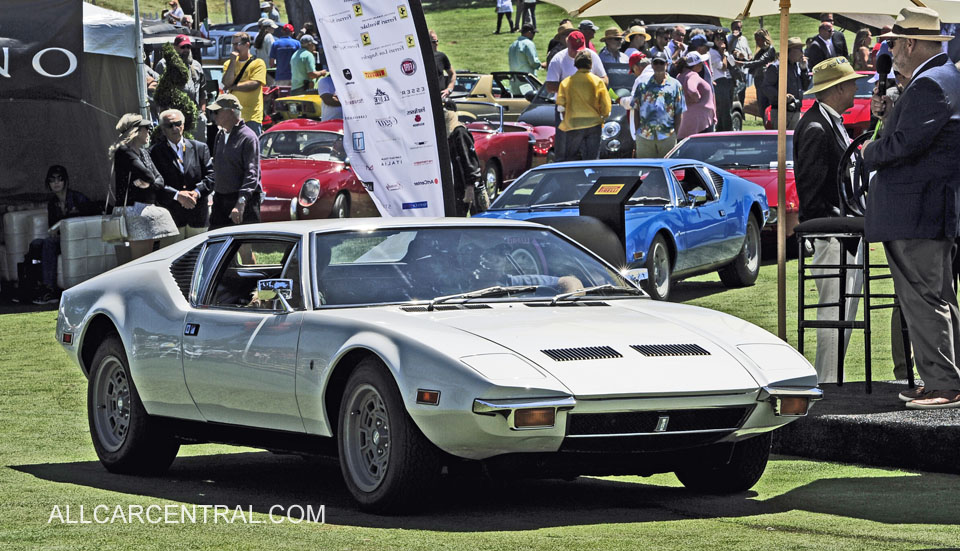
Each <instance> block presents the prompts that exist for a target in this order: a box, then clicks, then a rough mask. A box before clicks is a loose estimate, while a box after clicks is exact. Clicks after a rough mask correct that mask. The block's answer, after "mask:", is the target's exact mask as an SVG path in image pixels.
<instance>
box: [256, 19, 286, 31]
mask: <svg viewBox="0 0 960 551" xmlns="http://www.w3.org/2000/svg"><path fill="white" fill-rule="evenodd" d="M257 24H259V25H260V26H261V27H264V26H266V27H272V28H274V29H276V28H278V27H280V25H277V22H276V21H274V20H273V19H270V18H269V17H261V18H260V21H257Z"/></svg>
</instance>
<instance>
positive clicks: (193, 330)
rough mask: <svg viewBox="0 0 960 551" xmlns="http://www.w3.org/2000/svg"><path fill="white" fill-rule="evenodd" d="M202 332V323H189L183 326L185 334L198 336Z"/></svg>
mask: <svg viewBox="0 0 960 551" xmlns="http://www.w3.org/2000/svg"><path fill="white" fill-rule="evenodd" d="M198 333H200V324H199V323H188V324H187V325H186V326H185V327H184V328H183V334H184V335H186V336H188V337H196V336H197V334H198Z"/></svg>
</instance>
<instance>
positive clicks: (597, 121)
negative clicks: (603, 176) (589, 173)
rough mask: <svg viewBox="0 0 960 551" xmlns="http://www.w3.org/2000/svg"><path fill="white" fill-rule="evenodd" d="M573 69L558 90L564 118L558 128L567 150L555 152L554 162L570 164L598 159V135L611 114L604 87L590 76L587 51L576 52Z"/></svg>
mask: <svg viewBox="0 0 960 551" xmlns="http://www.w3.org/2000/svg"><path fill="white" fill-rule="evenodd" d="M573 66H574V67H576V68H577V72H576V73H574V74H573V75H570V76H569V77H567V78H565V79H564V80H563V82H561V83H560V88H559V89H558V90H557V111H559V112H560V113H562V115H563V120H562V121H561V122H560V126H559V128H560V130H563V131H564V132H565V133H566V140H565V141H566V146H565V147H564V148H563V149H564V151H557V152H556V160H557V161H571V160H574V159H576V158H577V156H579V157H580V158H581V159H583V160H589V159H596V158H598V157H599V155H600V131H601V129H602V128H603V121H604V120H606V118H607V115H609V114H610V96H609V94H607V85H606V84H604V82H603V81H602V80H601V79H600V78H599V77H597V76H596V75H594V74H593V73H591V72H590V69H591V68H592V67H593V56H592V55H591V54H590V51H588V50H580V51H579V52H577V55H576V57H575V58H574V60H573Z"/></svg>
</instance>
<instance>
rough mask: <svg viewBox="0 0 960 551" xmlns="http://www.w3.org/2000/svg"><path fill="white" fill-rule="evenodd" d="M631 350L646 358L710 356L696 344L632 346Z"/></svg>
mask: <svg viewBox="0 0 960 551" xmlns="http://www.w3.org/2000/svg"><path fill="white" fill-rule="evenodd" d="M630 348H632V349H634V350H636V351H637V352H639V353H641V354H643V355H644V356H656V357H663V356H709V355H710V352H708V351H707V350H705V349H704V348H702V347H700V345H696V344H631V345H630Z"/></svg>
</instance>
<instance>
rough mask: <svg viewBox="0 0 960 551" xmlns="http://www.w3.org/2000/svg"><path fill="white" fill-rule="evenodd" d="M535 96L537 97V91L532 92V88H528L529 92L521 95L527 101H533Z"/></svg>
mask: <svg viewBox="0 0 960 551" xmlns="http://www.w3.org/2000/svg"><path fill="white" fill-rule="evenodd" d="M536 97H537V93H536V92H534V91H533V90H530V91H529V92H527V93H526V94H524V95H523V99H525V100H527V101H533V100H534V99H535V98H536Z"/></svg>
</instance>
